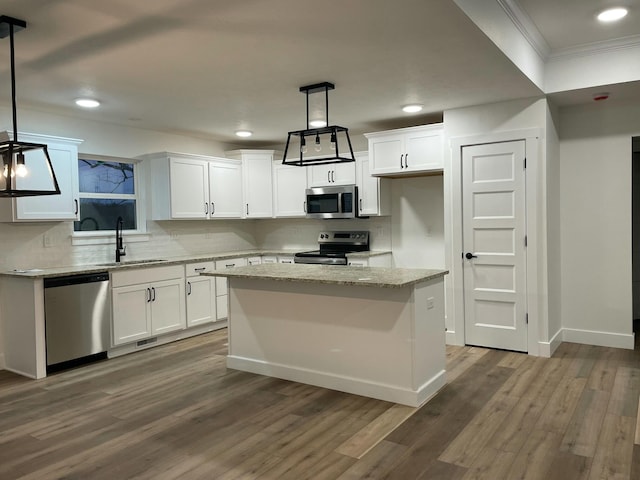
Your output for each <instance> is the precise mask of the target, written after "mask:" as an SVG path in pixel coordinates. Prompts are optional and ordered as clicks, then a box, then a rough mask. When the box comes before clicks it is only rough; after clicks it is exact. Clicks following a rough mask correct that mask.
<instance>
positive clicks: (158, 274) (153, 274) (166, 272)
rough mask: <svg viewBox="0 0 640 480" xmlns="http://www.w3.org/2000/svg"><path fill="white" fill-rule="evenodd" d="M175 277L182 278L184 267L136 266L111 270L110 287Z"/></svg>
mask: <svg viewBox="0 0 640 480" xmlns="http://www.w3.org/2000/svg"><path fill="white" fill-rule="evenodd" d="M175 278H184V267H183V266H182V265H171V266H166V267H152V268H136V269H133V270H125V271H121V272H118V271H115V272H111V287H112V288H116V287H124V286H126V285H136V284H138V283H149V282H158V281H161V280H172V279H175Z"/></svg>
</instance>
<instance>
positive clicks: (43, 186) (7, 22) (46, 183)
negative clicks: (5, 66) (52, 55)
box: [0, 15, 60, 197]
mask: <svg viewBox="0 0 640 480" xmlns="http://www.w3.org/2000/svg"><path fill="white" fill-rule="evenodd" d="M26 27H27V22H25V21H24V20H18V19H17V18H13V17H8V16H6V15H1V16H0V38H6V37H9V48H10V52H11V107H12V113H13V140H7V141H2V142H0V197H33V196H37V195H59V194H60V186H59V185H58V180H57V178H56V175H55V173H54V171H53V165H52V164H51V158H50V157H49V151H48V150H47V146H46V145H44V144H41V143H30V142H20V141H18V126H17V120H16V118H17V115H16V75H15V53H14V45H13V35H14V33H16V32H19V31H20V30H23V29H25V28H26Z"/></svg>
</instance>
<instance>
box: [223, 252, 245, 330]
mask: <svg viewBox="0 0 640 480" xmlns="http://www.w3.org/2000/svg"><path fill="white" fill-rule="evenodd" d="M246 266H247V259H246V258H244V257H238V258H228V259H226V260H217V261H216V270H224V269H226V268H235V267H246ZM215 279H216V310H217V315H216V316H217V319H218V320H223V319H225V318H227V316H228V312H229V306H228V303H227V301H228V299H229V295H228V294H229V292H228V288H227V279H226V277H215Z"/></svg>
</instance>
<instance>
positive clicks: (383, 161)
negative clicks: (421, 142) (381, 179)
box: [369, 134, 404, 175]
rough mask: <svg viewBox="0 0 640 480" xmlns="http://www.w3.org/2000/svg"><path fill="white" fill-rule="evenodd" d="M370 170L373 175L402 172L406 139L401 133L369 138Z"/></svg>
mask: <svg viewBox="0 0 640 480" xmlns="http://www.w3.org/2000/svg"><path fill="white" fill-rule="evenodd" d="M369 157H370V161H371V165H369V167H370V171H371V174H372V175H380V174H385V173H396V172H401V171H403V170H404V169H403V168H402V167H401V164H400V161H401V157H402V159H403V160H404V140H403V136H402V135H401V134H395V135H388V136H387V135H385V136H383V137H376V138H371V139H369Z"/></svg>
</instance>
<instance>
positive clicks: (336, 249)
mask: <svg viewBox="0 0 640 480" xmlns="http://www.w3.org/2000/svg"><path fill="white" fill-rule="evenodd" d="M318 246H319V247H320V249H319V250H311V251H309V252H299V253H296V254H295V256H294V259H293V261H294V262H295V263H316V264H321V265H347V253H352V252H366V251H368V250H369V232H367V231H353V232H320V234H319V235H318Z"/></svg>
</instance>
